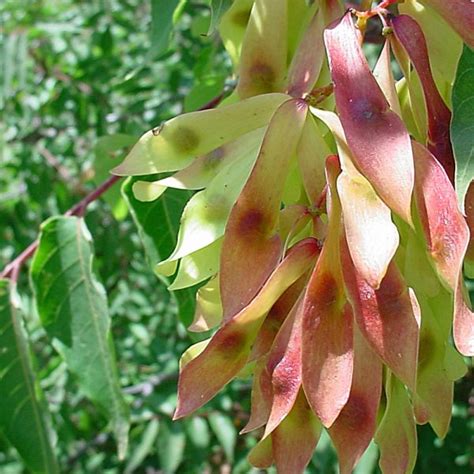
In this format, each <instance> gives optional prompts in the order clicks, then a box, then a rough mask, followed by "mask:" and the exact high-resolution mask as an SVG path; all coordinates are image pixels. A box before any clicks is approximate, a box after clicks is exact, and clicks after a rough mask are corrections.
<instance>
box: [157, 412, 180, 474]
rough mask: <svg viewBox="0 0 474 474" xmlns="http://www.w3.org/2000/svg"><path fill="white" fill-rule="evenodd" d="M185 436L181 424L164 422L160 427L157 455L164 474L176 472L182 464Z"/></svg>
mask: <svg viewBox="0 0 474 474" xmlns="http://www.w3.org/2000/svg"><path fill="white" fill-rule="evenodd" d="M185 446H186V434H185V432H184V430H183V426H182V424H181V423H176V422H172V421H171V422H166V423H162V424H161V427H160V434H159V436H158V455H159V456H160V461H161V469H162V470H163V472H164V473H165V474H172V473H173V472H176V471H177V469H178V467H179V465H180V464H181V463H182V462H183V458H184V448H185Z"/></svg>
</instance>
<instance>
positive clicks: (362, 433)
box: [329, 328, 382, 474]
mask: <svg viewBox="0 0 474 474" xmlns="http://www.w3.org/2000/svg"><path fill="white" fill-rule="evenodd" d="M381 393H382V363H381V362H380V360H379V359H378V357H377V356H376V355H375V354H374V353H373V351H372V349H371V348H370V347H369V346H368V344H367V342H366V341H365V340H364V337H363V336H362V334H361V333H360V332H359V330H358V329H357V328H354V375H353V378H352V387H351V393H350V395H349V400H348V401H347V404H346V406H345V407H344V408H343V409H342V411H341V414H340V415H339V416H338V417H337V419H336V421H335V422H334V423H333V425H332V426H331V427H330V428H329V435H330V436H331V439H332V441H333V443H334V446H335V447H336V450H337V453H338V457H339V469H340V472H341V474H350V473H351V472H352V470H353V468H354V466H355V464H356V463H357V461H358V460H359V458H360V457H361V456H362V454H363V453H364V451H365V450H366V448H367V446H368V445H369V443H370V441H371V439H372V438H373V436H374V433H375V428H376V418H377V411H378V408H379V402H380V396H381Z"/></svg>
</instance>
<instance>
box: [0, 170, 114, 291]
mask: <svg viewBox="0 0 474 474" xmlns="http://www.w3.org/2000/svg"><path fill="white" fill-rule="evenodd" d="M120 179H121V177H120V176H110V177H109V178H107V179H106V180H105V181H104V182H103V183H102V184H101V185H100V186H98V187H97V188H96V189H94V190H93V191H91V192H90V193H89V194H88V195H87V196H85V197H84V198H83V199H81V200H80V201H79V202H78V203H77V204H75V205H74V206H72V207H71V209H69V210H68V211H66V213H65V215H66V216H83V215H84V212H85V210H86V208H87V206H88V205H89V204H90V203H91V202H93V201H95V200H96V199H98V198H99V197H100V196H102V194H104V193H105V192H106V191H107V190H108V189H109V188H110V187H112V186H113V185H114V184H115V183H116V182H117V181H119V180H120ZM38 244H39V240H38V239H36V240H35V241H34V242H32V243H31V244H30V245H29V246H28V247H27V248H26V249H25V250H23V252H21V254H20V255H18V257H16V258H15V260H13V261H12V262H10V263H9V264H8V265H7V266H6V267H5V268H4V269H3V270H2V272H1V273H0V278H10V280H11V281H13V282H16V281H17V280H18V274H19V273H20V269H21V267H22V265H23V264H24V263H25V262H26V261H27V260H29V259H30V258H31V257H32V256H33V254H34V253H35V250H36V249H37V248H38Z"/></svg>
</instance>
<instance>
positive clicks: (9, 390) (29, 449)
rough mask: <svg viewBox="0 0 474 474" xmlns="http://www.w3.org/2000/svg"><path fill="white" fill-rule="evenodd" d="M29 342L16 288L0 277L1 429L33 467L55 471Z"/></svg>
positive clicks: (44, 412) (56, 468) (44, 470)
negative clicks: (23, 324) (32, 365)
mask: <svg viewBox="0 0 474 474" xmlns="http://www.w3.org/2000/svg"><path fill="white" fill-rule="evenodd" d="M27 344H28V343H27V341H26V337H25V334H24V330H23V327H22V316H21V314H20V311H19V303H18V295H17V294H16V290H15V288H14V287H13V284H11V283H10V282H9V281H8V280H0V400H1V408H0V432H1V433H2V434H3V435H4V436H5V438H6V439H7V440H8V441H9V442H10V443H11V444H12V445H13V446H14V447H15V448H16V449H17V451H18V453H19V454H20V456H21V457H22V458H23V461H24V462H25V464H26V465H27V466H28V468H29V469H30V470H31V471H33V472H44V473H48V474H49V473H56V472H59V469H58V466H57V464H56V459H55V457H54V453H53V448H52V446H51V442H50V438H49V432H48V424H47V413H46V411H45V410H44V409H43V406H42V403H41V401H40V399H39V397H40V395H41V391H40V388H39V387H38V385H37V384H36V383H35V379H34V374H33V369H32V367H31V362H30V355H29V353H28V352H29V350H28V345H27Z"/></svg>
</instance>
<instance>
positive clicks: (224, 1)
mask: <svg viewBox="0 0 474 474" xmlns="http://www.w3.org/2000/svg"><path fill="white" fill-rule="evenodd" d="M208 2H209V5H210V7H211V24H210V25H209V33H208V34H210V33H213V32H214V30H215V29H216V28H217V25H218V24H219V21H220V19H221V18H222V15H223V14H224V13H225V12H226V11H227V9H228V8H229V7H230V6H231V5H232V0H208Z"/></svg>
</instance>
